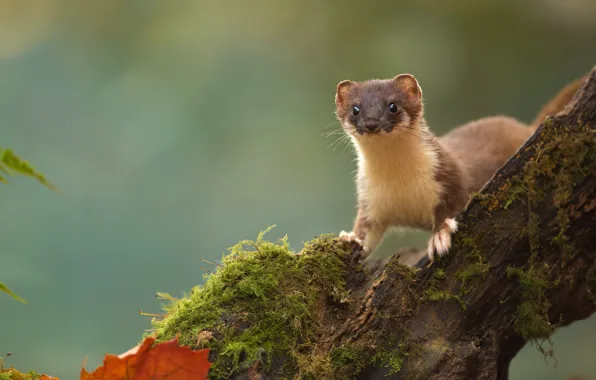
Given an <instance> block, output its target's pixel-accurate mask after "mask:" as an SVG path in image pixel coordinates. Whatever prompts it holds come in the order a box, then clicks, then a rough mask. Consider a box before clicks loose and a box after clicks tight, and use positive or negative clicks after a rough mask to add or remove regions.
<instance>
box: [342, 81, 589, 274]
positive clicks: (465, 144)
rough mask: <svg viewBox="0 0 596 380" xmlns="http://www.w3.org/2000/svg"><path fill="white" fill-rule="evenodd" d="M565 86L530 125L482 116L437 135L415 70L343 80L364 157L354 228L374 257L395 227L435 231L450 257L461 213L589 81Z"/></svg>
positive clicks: (345, 118) (345, 115) (347, 120)
mask: <svg viewBox="0 0 596 380" xmlns="http://www.w3.org/2000/svg"><path fill="white" fill-rule="evenodd" d="M585 79H586V77H583V78H581V79H578V80H577V81H575V82H573V83H572V84H569V85H568V86H567V87H565V88H564V89H563V90H562V91H561V92H560V93H559V94H558V95H557V96H556V97H555V98H553V99H552V100H551V101H550V102H549V103H548V104H547V105H546V106H544V107H543V109H542V110H541V112H540V114H539V115H538V116H537V118H536V120H535V121H534V122H533V123H532V125H530V126H528V125H525V124H523V123H521V122H519V121H518V120H516V119H513V118H511V117H507V116H493V117H487V118H482V119H479V120H475V121H472V122H469V123H467V124H464V125H462V126H460V127H457V128H455V129H453V130H451V131H450V132H449V133H447V134H445V135H443V136H441V137H437V136H435V135H434V134H433V133H432V132H431V131H430V129H429V127H428V125H427V123H426V121H425V119H424V106H423V99H422V90H421V88H420V85H419V84H418V81H417V80H416V78H414V76H413V75H411V74H401V75H398V76H396V77H394V78H392V79H383V80H379V79H374V80H367V81H363V82H353V81H349V80H344V81H342V82H340V83H339V84H338V85H337V91H336V94H335V104H336V108H337V109H336V115H337V118H338V119H339V121H340V122H341V125H342V127H343V129H344V131H345V133H347V134H348V135H349V137H350V138H351V140H352V143H353V145H354V147H355V150H356V152H357V156H358V172H357V176H356V188H357V194H358V212H357V215H356V220H355V222H354V227H353V229H352V231H351V232H345V231H342V232H341V233H340V236H341V237H342V238H343V239H345V240H348V241H352V242H357V243H358V244H360V245H361V246H362V248H363V253H364V257H366V256H368V255H369V254H370V253H371V252H372V251H374V250H375V248H376V247H377V246H378V244H379V243H380V241H381V240H382V239H383V236H384V235H385V232H386V231H387V229H388V228H390V227H402V228H403V227H405V228H418V229H423V230H429V231H431V232H432V236H431V238H430V240H429V242H428V248H427V253H428V256H429V259H430V262H431V264H432V262H433V261H434V259H435V255H439V256H440V255H444V254H445V253H447V252H448V251H449V248H450V247H451V235H452V234H453V233H454V232H456V231H457V221H456V219H455V218H456V216H457V215H458V213H459V212H460V211H462V210H463V208H464V207H465V205H466V203H467V202H468V200H469V197H470V195H471V194H472V193H474V192H476V191H478V190H480V189H481V188H482V186H484V184H485V183H486V182H487V181H488V180H489V179H490V178H491V177H492V175H493V174H494V173H495V172H496V171H497V169H499V168H500V167H501V166H502V165H503V164H504V163H505V162H506V161H507V159H508V158H509V157H511V156H512V155H513V154H514V153H515V152H516V151H517V150H518V149H519V148H520V147H521V146H522V145H523V144H524V142H525V141H526V140H527V139H528V138H529V137H530V136H531V135H532V134H533V133H534V132H535V130H536V129H537V128H538V126H539V125H540V123H542V122H543V121H544V119H545V118H546V116H549V115H555V114H556V113H557V112H559V111H560V110H561V109H562V108H563V107H564V106H565V105H566V104H567V103H568V102H569V100H570V99H571V97H572V96H573V95H574V93H575V92H576V90H577V89H578V88H579V87H580V86H581V85H583V82H584V81H585Z"/></svg>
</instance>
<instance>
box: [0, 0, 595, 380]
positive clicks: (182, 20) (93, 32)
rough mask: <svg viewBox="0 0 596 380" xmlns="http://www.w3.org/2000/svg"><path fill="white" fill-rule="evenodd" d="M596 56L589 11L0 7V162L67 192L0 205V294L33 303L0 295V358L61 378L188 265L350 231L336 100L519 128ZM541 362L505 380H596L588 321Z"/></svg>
mask: <svg viewBox="0 0 596 380" xmlns="http://www.w3.org/2000/svg"><path fill="white" fill-rule="evenodd" d="M595 47H596V2H595V1H594V0H561V1H555V0H549V1H547V0H535V1H517V2H505V1H496V0H495V1H475V0H457V1H448V2H446V1H439V0H437V1H431V0H424V1H418V2H417V3H416V4H414V2H405V1H380V0H376V1H369V2H368V3H364V2H362V1H355V0H343V1H329V2H316V1H304V0H303V1H283V2H280V1H274V0H259V1H247V0H244V1H239V0H236V1H234V0H228V1H152V0H128V1H118V0H102V1H80V0H63V1H49V0H48V1H41V0H37V1H34V0H30V1H29V0H0V145H2V146H4V147H10V148H12V149H14V150H15V151H16V153H18V154H20V155H22V156H23V157H25V158H27V159H28V160H30V161H31V162H32V163H33V164H34V165H35V166H36V167H37V168H38V169H39V170H41V171H42V172H43V173H44V174H46V176H47V177H48V178H49V179H50V180H51V181H52V182H53V183H55V184H56V185H57V186H58V188H59V192H57V193H54V192H51V191H49V190H47V189H45V188H43V187H41V186H40V185H38V184H37V183H35V182H33V181H31V180H29V179H16V178H15V180H13V181H12V182H11V183H10V184H8V185H2V186H1V188H0V192H1V196H0V213H1V214H2V223H1V228H0V242H1V247H2V248H1V252H2V253H1V257H0V279H1V280H2V281H3V282H5V283H6V284H7V285H9V286H10V287H12V288H13V290H15V291H16V292H17V293H18V294H20V295H21V296H23V297H24V298H26V299H27V300H28V301H29V304H28V305H23V304H20V303H18V302H15V301H13V300H12V299H10V298H9V297H6V296H0V356H3V354H4V353H6V352H9V351H10V352H12V354H13V355H12V356H11V358H9V359H10V360H7V363H6V364H8V365H11V364H14V365H15V366H16V367H18V368H21V369H27V368H34V369H36V370H38V371H43V372H47V373H50V374H52V375H55V376H60V377H61V378H62V379H66V380H68V379H75V378H77V376H78V371H79V369H80V366H81V364H82V362H83V360H84V359H85V357H89V360H88V362H87V368H95V366H97V365H98V364H99V363H100V362H101V359H102V357H103V355H104V353H106V352H109V353H120V352H123V351H125V350H127V349H128V348H130V347H131V346H132V345H134V344H136V342H137V341H138V340H139V338H140V336H141V334H142V333H143V330H144V329H147V328H149V327H150V320H149V318H148V317H143V316H140V315H139V314H138V311H139V310H141V309H142V310H144V311H147V312H159V307H160V304H159V301H157V300H156V299H155V292H156V291H165V292H169V293H171V294H173V295H175V296H177V295H181V294H182V293H183V292H185V291H188V290H189V289H190V288H191V287H192V286H194V285H197V284H200V283H202V281H203V280H202V275H203V273H205V271H210V270H212V269H213V265H211V264H209V263H207V262H205V261H203V260H202V259H205V260H207V261H213V260H217V259H218V258H221V255H222V254H223V253H224V252H225V250H226V248H227V247H229V246H231V245H233V244H235V243H236V242H237V241H238V240H241V239H246V238H254V237H255V236H256V234H257V233H258V232H259V231H261V230H263V229H265V228H266V227H267V226H269V225H272V224H276V225H277V227H276V228H275V229H274V230H273V231H272V232H271V233H270V235H269V237H270V238H276V237H279V236H282V235H284V234H286V233H287V234H288V235H289V238H290V242H291V244H292V246H293V248H294V249H296V250H298V249H300V247H301V244H302V242H303V241H305V240H308V239H310V238H311V237H313V236H315V235H318V234H320V233H328V232H338V231H340V230H341V229H349V228H350V227H351V224H352V219H353V217H354V212H355V208H354V207H355V206H354V199H355V197H354V185H353V182H352V178H353V171H354V169H355V163H354V162H353V155H352V152H351V150H350V148H349V147H346V146H345V144H341V143H340V142H336V141H335V138H336V137H337V135H332V136H331V137H326V136H325V133H326V132H331V131H333V130H336V129H338V128H339V125H338V124H337V123H335V119H334V115H333V112H334V103H333V96H334V93H335V85H336V83H337V82H339V81H340V80H343V79H353V80H363V79H368V78H373V77H378V78H384V77H391V76H394V75H396V74H399V73H403V72H410V73H413V74H414V75H415V76H416V77H417V78H418V79H419V81H420V84H421V86H422V89H423V92H424V96H425V99H426V110H427V111H426V113H427V119H428V121H429V124H430V126H431V128H432V129H434V130H435V131H436V132H437V133H442V132H445V131H447V130H449V129H450V128H453V127H455V126H457V125H459V124H461V123H464V122H466V121H468V120H471V119H473V118H477V117H482V116H488V115H492V114H498V113H504V114H508V115H511V116H515V117H518V118H520V119H521V120H524V121H530V120H531V119H532V118H533V117H534V115H535V114H536V113H537V111H538V109H539V108H540V106H541V105H542V104H543V103H544V102H546V101H547V100H548V98H550V97H551V96H552V95H554V94H555V93H556V92H557V91H558V90H559V89H560V88H561V87H562V86H563V85H565V84H566V83H567V82H569V81H571V80H573V79H575V78H576V77H578V76H580V75H582V74H584V73H585V72H587V71H589V70H590V69H591V68H592V66H593V65H594V64H596V49H595ZM426 237H427V235H426V234H425V233H422V232H413V233H407V234H405V235H403V236H398V237H392V238H390V239H387V240H386V241H385V243H384V244H383V246H382V248H381V251H380V254H384V255H385V254H389V253H391V252H392V251H394V250H395V249H397V247H400V246H412V245H419V246H423V245H424V244H425V240H426ZM554 343H555V344H554V349H555V355H556V358H557V360H558V366H557V368H554V366H553V364H552V362H549V363H548V364H547V363H545V361H544V359H543V357H542V356H541V355H540V354H539V353H538V352H537V350H536V349H535V348H533V347H526V348H525V349H524V350H523V351H522V352H521V353H520V354H519V355H518V356H517V357H516V359H515V360H514V362H513V364H512V367H511V377H510V378H511V379H513V380H521V379H545V380H549V379H553V380H554V379H563V378H564V377H565V376H568V375H570V374H573V373H575V374H583V375H584V376H587V378H591V379H596V377H594V376H596V361H595V360H594V358H595V357H596V319H595V318H594V317H593V318H591V319H589V320H586V321H583V322H578V323H576V324H574V325H573V326H571V327H570V328H566V329H563V330H561V331H560V332H558V333H557V334H556V335H555V337H554ZM590 376H592V377H590Z"/></svg>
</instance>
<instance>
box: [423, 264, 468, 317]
mask: <svg viewBox="0 0 596 380" xmlns="http://www.w3.org/2000/svg"><path fill="white" fill-rule="evenodd" d="M446 278H447V275H446V274H445V271H444V270H443V269H437V270H435V272H434V273H433V275H432V277H431V279H430V280H429V282H428V286H427V288H426V289H425V290H424V292H423V300H424V301H448V300H453V301H457V303H459V305H460V306H461V307H462V309H465V308H466V304H465V302H464V301H463V300H462V299H461V297H460V296H459V295H457V294H453V293H452V292H450V291H447V290H442V289H441V290H440V289H439V286H440V283H441V282H443V281H444V280H445V279H446Z"/></svg>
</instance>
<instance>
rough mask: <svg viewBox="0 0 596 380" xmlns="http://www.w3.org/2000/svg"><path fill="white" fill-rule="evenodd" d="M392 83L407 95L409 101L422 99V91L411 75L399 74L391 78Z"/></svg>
mask: <svg viewBox="0 0 596 380" xmlns="http://www.w3.org/2000/svg"><path fill="white" fill-rule="evenodd" d="M393 82H395V84H396V85H397V86H398V87H399V89H400V90H402V91H403V92H404V93H405V94H407V95H408V97H409V98H410V100H412V101H419V100H420V99H422V89H421V88H420V85H419V84H418V81H417V80H416V78H414V76H413V75H412V74H400V75H398V76H396V77H395V78H393Z"/></svg>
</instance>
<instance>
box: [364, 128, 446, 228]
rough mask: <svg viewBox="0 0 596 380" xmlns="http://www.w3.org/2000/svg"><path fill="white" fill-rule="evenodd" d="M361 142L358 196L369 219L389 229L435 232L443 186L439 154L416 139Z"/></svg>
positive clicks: (403, 138) (375, 139)
mask: <svg viewBox="0 0 596 380" xmlns="http://www.w3.org/2000/svg"><path fill="white" fill-rule="evenodd" d="M370 137H371V138H370V139H368V140H367V141H364V142H362V141H360V142H357V144H356V145H357V148H358V149H357V150H358V179H357V184H358V196H359V200H360V202H361V204H363V205H365V209H366V215H367V218H368V219H369V220H371V221H376V222H378V223H381V224H385V225H388V226H397V227H411V228H422V229H431V228H432V227H433V219H434V209H435V206H436V205H437V202H438V200H439V193H440V191H441V187H440V184H439V183H437V182H436V181H435V180H434V170H435V167H436V162H437V157H436V153H435V152H434V151H433V150H432V149H431V148H430V147H427V146H425V145H424V144H423V143H422V142H421V141H420V140H419V139H416V138H415V137H412V136H409V135H407V136H404V135H403V134H402V135H401V136H395V137H393V136H380V135H379V136H370Z"/></svg>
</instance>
